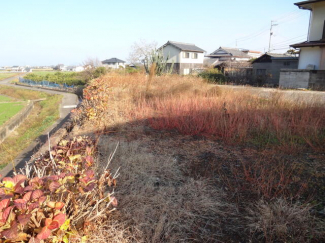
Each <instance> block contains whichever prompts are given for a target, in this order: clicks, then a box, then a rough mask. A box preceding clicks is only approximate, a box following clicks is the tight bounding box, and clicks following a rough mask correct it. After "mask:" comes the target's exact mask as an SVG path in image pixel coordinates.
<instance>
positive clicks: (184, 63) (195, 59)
mask: <svg viewBox="0 0 325 243" xmlns="http://www.w3.org/2000/svg"><path fill="white" fill-rule="evenodd" d="M158 50H162V52H163V55H164V58H168V60H167V66H169V67H170V66H172V65H173V72H174V73H178V74H182V75H186V74H190V73H192V72H193V71H195V70H199V69H202V68H203V59H204V52H205V51H204V50H203V49H201V48H200V47H198V46H196V45H194V44H189V43H182V42H175V41H168V42H167V43H166V44H164V45H163V46H162V47H160V48H159V49H158Z"/></svg>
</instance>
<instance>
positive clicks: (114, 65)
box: [103, 62, 125, 69]
mask: <svg viewBox="0 0 325 243" xmlns="http://www.w3.org/2000/svg"><path fill="white" fill-rule="evenodd" d="M103 66H104V67H107V68H113V69H118V68H120V67H121V66H122V67H123V68H125V63H123V62H115V63H109V64H107V63H106V64H103Z"/></svg>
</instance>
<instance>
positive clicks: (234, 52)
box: [208, 47, 251, 58]
mask: <svg viewBox="0 0 325 243" xmlns="http://www.w3.org/2000/svg"><path fill="white" fill-rule="evenodd" d="M219 51H224V52H225V53H218V52H219ZM208 56H210V57H218V56H233V57H240V58H251V56H249V55H247V54H246V53H244V52H243V51H242V50H240V49H238V48H231V47H220V48H219V49H217V50H215V51H214V52H212V53H211V54H210V55H208Z"/></svg>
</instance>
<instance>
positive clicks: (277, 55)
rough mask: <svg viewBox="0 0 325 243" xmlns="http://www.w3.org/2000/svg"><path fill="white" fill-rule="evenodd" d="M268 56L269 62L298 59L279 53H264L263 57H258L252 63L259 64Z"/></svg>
mask: <svg viewBox="0 0 325 243" xmlns="http://www.w3.org/2000/svg"><path fill="white" fill-rule="evenodd" d="M267 56H269V57H270V59H271V60H280V59H290V60H298V57H295V56H291V55H288V54H281V53H268V52H267V53H265V54H264V55H262V56H260V57H259V58H257V59H255V60H254V61H253V62H252V63H255V62H259V61H260V60H261V59H264V58H265V57H267Z"/></svg>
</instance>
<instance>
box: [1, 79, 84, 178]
mask: <svg viewBox="0 0 325 243" xmlns="http://www.w3.org/2000/svg"><path fill="white" fill-rule="evenodd" d="M20 76H23V75H20ZM14 79H17V76H16V77H12V78H8V79H5V80H2V81H0V85H6V86H12V87H16V88H22V89H29V90H37V91H42V92H45V93H48V94H59V95H62V96H63V98H62V102H61V104H60V119H58V120H57V121H56V122H55V123H54V124H53V125H52V126H51V127H49V128H48V129H47V130H46V131H44V133H43V134H42V135H41V136H40V137H39V138H38V139H36V140H35V141H33V142H32V143H31V144H30V145H29V147H28V148H26V149H25V150H24V151H22V152H21V154H20V155H19V156H18V157H17V158H16V159H15V164H16V168H22V167H23V166H24V165H25V163H26V162H28V161H29V160H30V158H31V156H32V155H33V154H34V153H35V152H37V151H38V149H39V148H40V147H41V145H42V144H44V143H45V142H46V141H47V134H48V133H50V134H53V133H55V131H57V130H58V129H59V128H60V127H61V126H62V125H63V124H64V123H65V122H66V121H67V120H68V118H69V114H70V112H71V110H72V109H73V107H74V106H76V105H78V103H79V100H78V96H77V95H75V94H71V93H66V92H59V91H54V90H45V89H40V88H34V87H26V86H17V85H14V84H11V83H10V81H12V80H14ZM11 170H12V165H11V164H8V165H7V166H6V167H5V168H4V169H2V170H1V171H0V174H1V175H2V176H5V175H7V174H8V173H10V172H11Z"/></svg>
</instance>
